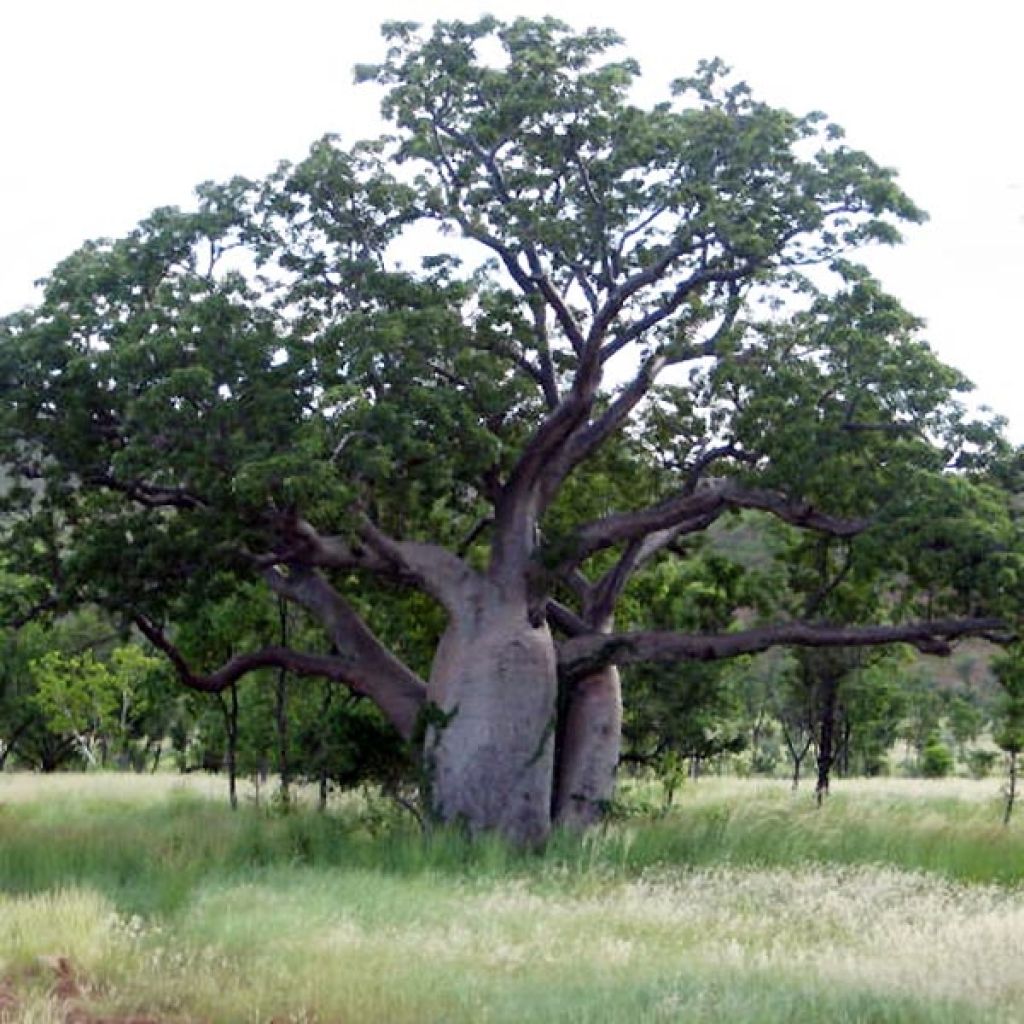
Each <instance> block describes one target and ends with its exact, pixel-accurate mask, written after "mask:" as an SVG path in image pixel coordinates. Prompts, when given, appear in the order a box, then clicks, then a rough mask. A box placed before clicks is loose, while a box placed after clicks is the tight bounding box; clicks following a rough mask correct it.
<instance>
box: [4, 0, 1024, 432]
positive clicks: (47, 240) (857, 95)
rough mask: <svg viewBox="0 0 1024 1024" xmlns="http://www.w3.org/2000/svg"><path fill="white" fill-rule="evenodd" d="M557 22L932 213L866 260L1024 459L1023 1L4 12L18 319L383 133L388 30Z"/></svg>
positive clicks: (85, 4)
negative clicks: (805, 125) (736, 94)
mask: <svg viewBox="0 0 1024 1024" xmlns="http://www.w3.org/2000/svg"><path fill="white" fill-rule="evenodd" d="M487 11H489V12H491V13H494V14H498V15H500V16H502V17H507V18H511V17H514V16H515V15H518V14H524V15H527V16H534V17H536V16H541V15H544V14H553V15H556V16H558V17H560V18H563V19H564V20H566V21H569V22H570V23H572V24H574V25H576V26H578V27H584V26H586V25H592V24H593V25H599V26H612V27H614V28H616V29H617V30H618V31H619V32H620V33H621V34H622V35H624V36H625V37H626V39H627V44H628V49H629V51H630V52H631V53H632V55H633V56H635V57H637V58H638V59H639V60H640V62H641V65H642V67H643V69H644V73H645V84H644V90H645V92H646V93H647V94H648V95H649V96H651V97H652V98H653V97H657V96H660V95H663V94H662V93H661V92H660V90H661V89H662V88H663V86H664V84H665V83H667V82H668V81H669V80H670V79H672V78H674V77H677V76H678V75H680V74H685V73H687V72H689V71H690V70H692V68H693V66H694V64H695V63H696V61H697V60H698V59H699V58H701V57H710V56H716V55H717V56H721V57H723V58H724V59H725V60H726V61H727V62H728V63H730V64H731V65H732V66H733V67H734V68H735V69H736V71H737V72H738V73H739V74H740V75H741V76H742V77H743V78H745V79H746V80H747V81H748V82H749V83H750V84H751V85H752V86H753V87H754V89H755V92H756V93H757V94H758V95H760V96H762V97H764V98H765V99H767V100H769V101H771V102H773V103H777V104H780V105H784V106H787V107H789V108H790V109H792V110H794V111H797V112H801V113H802V112H804V111H806V110H810V109H820V110H824V111H826V112H827V113H828V114H829V115H830V116H831V117H832V118H833V119H834V120H836V121H838V122H839V123H840V124H842V125H844V127H845V128H846V129H847V134H848V139H849V141H850V142H851V143H852V144H853V145H856V146H859V147H861V148H864V149H866V150H867V151H868V152H869V153H870V154H871V155H872V156H873V157H874V158H875V159H876V160H878V161H879V162H881V163H884V164H886V165H889V166H893V167H896V168H897V169H898V170H899V171H900V173H901V183H902V184H903V186H904V187H905V188H906V189H907V190H908V191H909V192H910V194H911V195H912V196H913V197H914V199H915V200H916V201H917V202H918V203H919V204H920V205H922V206H923V207H924V208H925V209H926V210H928V211H929V213H930V214H931V218H932V219H931V221H930V222H929V223H928V224H927V225H926V226H924V227H922V228H915V229H912V230H911V231H910V232H909V234H908V238H907V244H906V245H904V246H902V247H900V248H899V249H896V250H893V251H887V252H884V253H881V254H879V255H878V256H875V257H872V258H871V259H869V262H870V264H871V265H872V267H873V268H874V269H875V271H876V273H878V274H880V276H881V277H882V279H883V280H884V281H885V282H886V284H887V285H888V287H889V288H890V289H892V290H893V291H895V292H896V293H897V294H898V295H899V296H900V297H901V298H902V299H903V301H904V302H905V304H906V305H907V306H908V307H909V308H910V309H911V310H913V311H914V312H915V313H917V314H919V315H921V316H923V317H925V318H926V320H927V321H928V337H929V339H930V340H931V341H932V343H933V344H934V346H935V347H936V348H937V349H938V351H939V352H940V354H941V355H942V356H943V358H945V359H946V360H947V361H948V362H951V363H953V364H954V365H955V366H958V367H959V368H960V369H962V370H964V371H965V372H966V373H967V374H968V375H969V376H970V377H971V378H972V379H973V380H974V381H975V382H976V383H977V385H978V396H979V398H980V400H981V401H983V402H985V403H987V404H989V405H990V406H992V407H993V408H994V409H996V410H997V411H999V412H1000V413H1002V414H1003V415H1006V416H1007V417H1008V418H1009V420H1010V423H1011V433H1012V435H1013V436H1014V438H1015V439H1016V440H1017V441H1024V408H1019V406H1020V399H1019V398H1018V393H1019V387H1018V377H1019V375H1020V371H1021V370H1022V369H1024V328H1022V326H1021V323H1022V320H1021V316H1020V303H1019V300H1018V295H1019V293H1020V291H1021V290H1022V288H1024V132H1022V125H1024V116H1022V113H1021V105H1022V100H1024V64H1022V62H1021V41H1022V39H1024V5H1020V4H1017V3H1013V2H1009V0H1002V2H999V0H975V2H973V3H970V4H964V3H958V4H955V5H954V4H948V5H947V4H929V5H924V4H921V5H918V4H912V3H909V2H907V0H859V2H857V3H837V2H829V0H817V2H812V0H771V2H768V0H730V2H722V0H718V2H714V0H705V2H702V3H695V2H689V0H676V2H675V3H672V2H671V0H668V2H665V3H655V2H651V0H631V2H628V3H622V2H619V3H614V4H613V3H606V2H603V0H590V2H578V0H518V2H516V3H514V4H510V3H507V2H504V0H502V2H492V3H487V2H486V0H435V2H433V3H414V2H409V0H379V2H377V3H375V4H353V3H346V2H344V0H334V2H326V0H288V2H287V3H286V2H283V0H278V2H264V0H202V2H197V0H174V2H173V3H172V2H167V0H0V312H8V311H10V310H12V309H15V308H17V307H19V306H21V305H24V304H26V303H29V302H31V301H33V296H34V292H33V284H32V283H33V281H34V280H35V279H36V278H39V277H41V276H43V275H45V274H46V273H48V271H49V270H50V269H51V268H52V267H53V265H54V264H55V263H56V262H57V261H58V260H59V259H61V258H62V257H63V256H65V255H67V254H68V253H69V252H71V251H72V250H73V249H74V248H75V247H76V246H77V245H78V244H79V243H80V242H81V241H83V240H84V239H86V238H90V237H96V236H104V235H105V236H110V235H117V234H120V233H122V232H125V231H127V230H129V229H130V228H131V227H132V225H133V224H134V223H135V222H136V221H137V220H138V219H139V218H140V217H143V216H145V215H146V214H147V213H148V212H149V211H150V210H151V209H152V208H153V207H154V206H159V205H166V204H171V203H177V204H187V203H189V201H190V197H191V189H192V187H193V186H194V185H195V184H196V183H197V182H199V181H202V180H204V179H211V178H212V179H219V178H225V177H228V176H230V175H232V174H236V173H240V174H247V175H259V174H262V173H265V172H266V171H268V170H270V169H271V168H272V167H273V166H274V164H275V163H276V162H277V161H278V160H279V159H282V158H288V159H293V160H294V159H298V158H301V156H302V155H303V153H304V152H305V150H306V148H307V147H308V145H309V144H310V142H312V141H313V139H315V138H317V137H319V136H320V135H322V134H324V133H325V132H328V131H331V132H337V133H339V134H340V135H341V136H342V137H343V139H345V140H346V141H353V140H355V139H356V138H360V137H364V136H367V135H372V134H375V133H376V131H377V130H378V127H379V125H378V122H377V116H376V106H377V97H376V96H375V94H374V93H373V92H372V91H370V90H369V89H368V88H366V87H362V88H359V89H357V88H356V87H354V86H353V84H352V66H353V65H354V64H355V63H357V62H367V61H373V60H377V59H379V58H380V57H381V56H382V53H383V47H382V44H381V40H380V36H379V31H378V28H379V24H380V22H381V21H383V20H386V19H391V18H400V19H414V20H419V21H432V20H434V19H435V18H456V17H458V18H463V19H470V18H474V17H476V16H478V15H479V14H481V13H484V12H487Z"/></svg>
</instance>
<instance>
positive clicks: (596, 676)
mask: <svg viewBox="0 0 1024 1024" xmlns="http://www.w3.org/2000/svg"><path fill="white" fill-rule="evenodd" d="M561 719H562V720H561V722H560V723H559V730H558V736H559V743H558V754H557V773H558V775H557V779H556V789H555V800H554V817H555V822H556V823H557V824H559V825H563V826H565V827H566V828H572V829H583V828H586V827H587V826H589V825H593V824H595V823H596V822H597V821H599V820H600V818H601V817H602V815H603V814H604V812H605V810H606V809H607V807H608V803H609V801H610V800H611V799H612V796H613V795H614V792H615V769H616V767H617V766H618V763H619V748H620V742H621V736H622V688H621V682H620V678H619V671H618V669H617V668H615V667H614V666H608V667H607V668H604V669H602V670H601V671H600V672H595V673H593V674H592V675H589V676H586V677H585V678H583V679H580V680H579V681H577V682H576V683H575V684H574V685H573V686H572V687H571V688H570V690H569V692H568V694H567V697H566V700H565V705H564V707H563V709H562V715H561Z"/></svg>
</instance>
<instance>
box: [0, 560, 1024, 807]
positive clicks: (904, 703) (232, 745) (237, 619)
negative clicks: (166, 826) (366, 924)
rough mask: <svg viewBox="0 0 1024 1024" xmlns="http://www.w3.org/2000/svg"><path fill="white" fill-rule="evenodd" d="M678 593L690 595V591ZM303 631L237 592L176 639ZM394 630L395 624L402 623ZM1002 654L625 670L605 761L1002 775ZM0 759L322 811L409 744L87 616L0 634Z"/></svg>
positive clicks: (263, 675)
mask: <svg viewBox="0 0 1024 1024" xmlns="http://www.w3.org/2000/svg"><path fill="white" fill-rule="evenodd" d="M707 564H708V566H710V571H711V572H712V573H714V572H717V573H719V574H721V573H723V572H729V571H730V570H729V569H728V566H724V565H722V564H718V565H717V566H716V564H715V560H714V559H713V558H712V559H710V560H708V562H707ZM677 582H678V581H677ZM691 582H692V581H691ZM683 590H684V592H685V596H686V598H687V600H688V602H690V603H692V600H693V596H694V592H693V588H692V587H684V588H683ZM640 596H643V595H640ZM406 611H408V610H406ZM392 613H393V614H395V615H396V618H397V619H398V620H404V619H405V618H407V616H403V615H402V614H401V609H397V610H396V609H392ZM303 628H304V626H303V624H302V623H301V622H300V621H298V620H297V618H296V616H295V613H294V612H292V611H290V610H289V609H288V608H287V606H284V605H282V604H279V603H278V602H276V601H274V600H273V599H269V598H267V597H266V596H265V595H262V594H260V593H259V592H258V591H256V590H253V591H252V592H249V593H248V594H246V595H243V596H242V597H236V598H232V599H231V600H229V601H226V602H224V603H223V604H222V605H221V606H220V608H219V614H218V615H217V616H215V617H214V618H212V619H210V618H208V619H206V620H204V622H203V624H202V625H201V626H200V625H198V624H196V625H194V626H193V627H192V628H191V629H188V628H187V627H184V626H183V628H182V638H183V641H184V642H185V643H186V644H187V646H188V649H189V650H190V652H191V653H192V654H193V655H194V656H195V657H196V658H197V659H201V658H202V657H203V656H204V653H205V656H206V657H207V658H210V659H213V658H215V657H216V656H218V654H219V655H221V656H224V655H226V654H228V653H229V652H230V649H231V647H232V646H233V645H235V644H241V643H245V642H250V641H251V640H253V639H254V638H255V639H263V640H272V639H274V633H275V632H276V634H277V638H278V639H283V640H284V641H288V640H293V639H295V636H294V634H295V633H297V632H299V631H301V630H302V629H303ZM396 628H400V629H401V630H403V632H405V633H406V635H408V629H407V623H406V624H403V623H402V622H401V621H400V622H396ZM426 639H427V636H426V632H425V633H424V640H425V641H426ZM1008 664H1009V662H1008V661H1007V659H1006V658H1003V659H1002V660H1000V657H999V656H998V655H994V654H993V652H992V649H990V648H988V647H987V646H986V645H984V644H972V645H968V646H966V647H964V648H963V649H961V650H959V651H958V652H956V653H955V654H954V655H953V656H952V658H950V659H946V660H939V659H932V658H923V657H921V656H918V655H913V654H911V653H909V652H908V651H906V650H905V649H883V650H875V651H864V650H853V651H851V650H845V649H832V650H827V651H815V650H802V651H796V652H790V651H771V652H768V653H766V654H762V655H758V656H754V657H747V658H741V659H735V660H732V661H729V662H714V663H703V662H684V663H681V664H679V665H675V666H644V667H638V668H634V669H633V670H631V672H630V673H629V674H628V676H627V679H626V688H627V691H628V693H629V696H630V698H631V699H630V701H629V704H628V710H627V711H626V714H625V720H624V724H623V735H624V745H623V757H622V765H621V767H620V771H623V772H648V773H653V774H654V775H656V776H657V777H658V778H660V780H661V781H662V782H663V784H664V793H665V800H666V803H668V804H671V802H672V799H673V796H674V794H675V791H676V789H677V788H678V786H679V785H680V784H681V783H682V781H683V780H684V779H685V778H687V777H691V778H698V777H699V776H700V775H701V774H703V773H705V772H714V773H722V772H728V773H737V774H754V775H763V776H774V777H780V776H786V777H788V778H790V779H791V780H792V784H793V786H794V787H797V786H798V785H800V783H801V781H803V780H806V782H807V783H808V784H810V785H811V786H813V788H814V790H815V792H816V793H817V795H818V797H819V798H821V797H822V796H824V794H826V793H827V792H828V788H829V785H830V782H831V780H832V779H833V778H835V777H837V776H838V777H850V776H875V775H882V774H890V773H900V774H907V775H915V776H922V777H942V776H946V775H949V774H953V773H956V774H969V775H971V776H974V777H979V778H980V777H985V776H987V775H989V774H991V773H992V772H993V771H994V770H995V768H996V764H997V761H998V760H999V758H1000V750H999V747H1002V748H1003V750H1004V751H1006V752H1007V753H1008V754H1009V755H1010V759H1011V762H1012V764H1011V767H1012V768H1013V770H1014V773H1015V768H1016V754H1017V752H1019V732H1020V711H1019V704H1020V701H1019V697H1018V700H1017V702H1016V703H1015V702H1014V701H1013V700H1012V699H1011V696H1012V693H1011V691H1012V687H1013V679H1012V676H1013V673H1012V672H1009V671H1008V669H1007V665H1008ZM993 665H994V666H995V669H996V671H995V672H994V671H993ZM1014 715H1016V716H1017V717H1016V718H1015V717H1014ZM2 768H7V769H22V770H26V769H27V770H38V771H43V772H53V771H59V770H64V769H76V770H81V769H90V768H102V769H107V770H123V771H136V772H155V771H157V770H176V771H181V772H193V771H208V772H218V773H225V774H226V775H227V776H228V778H229V780H230V795H231V801H232V803H236V802H237V798H238V797H237V793H238V788H237V781H238V780H239V779H241V778H248V779H251V780H253V781H254V783H255V785H256V794H257V799H259V798H260V797H261V795H262V794H266V796H267V797H268V798H272V799H274V800H277V801H280V802H282V803H284V804H287V803H288V802H290V800H291V799H292V787H293V786H294V785H295V784H314V785H315V786H316V788H317V792H318V794H319V800H320V803H321V805H322V806H326V803H327V800H328V795H329V793H330V792H332V791H336V790H341V789H348V788H353V787H357V786H360V785H363V784H366V783H370V784H374V785H376V786H378V787H381V788H382V789H383V790H384V791H385V792H386V793H388V794H389V795H391V796H392V797H394V798H395V799H398V800H400V801H401V802H403V803H405V804H407V805H409V806H412V805H413V804H414V802H415V798H416V787H417V784H418V760H417V756H416V754H415V752H414V749H413V748H412V747H411V746H410V745H409V744H407V743H405V742H404V741H403V740H402V739H401V738H400V737H399V736H398V734H397V733H396V732H395V731H394V730H393V729H391V728H390V726H389V725H388V724H387V722H386V721H385V720H384V718H383V716H382V715H381V714H380V712H379V711H378V710H377V709H376V708H375V707H374V706H373V705H372V704H371V703H370V702H369V701H367V700H363V699H360V698H359V697H358V696H355V695H353V694H352V693H350V692H349V691H348V690H347V689H345V688H342V687H338V686H336V685H335V684H333V683H331V682H330V681H328V680H323V679H315V680H308V679H298V678H296V677H294V676H292V675H291V674H290V673H288V672H286V671H284V670H281V669H274V670H267V671H263V672H259V673H254V674H253V675H252V676H250V677H248V678H246V679H245V680H243V681H241V682H238V683H235V684H234V685H232V686H230V687H228V688H227V689H225V690H224V691H222V692H219V693H199V692H195V691H190V690H187V689H184V688H182V687H181V686H180V684H179V682H178V681H177V679H176V678H175V676H174V674H173V672H172V670H171V666H170V665H169V663H168V662H167V661H166V660H165V659H164V658H163V657H162V656H160V655H158V654H157V653H156V652H154V651H152V650H150V649H148V648H147V647H146V645H145V644H144V643H143V642H141V641H140V638H138V637H137V636H131V635H128V634H124V633H120V632H118V630H117V629H116V628H115V627H114V626H113V625H112V623H111V622H110V621H109V620H108V619H106V618H105V617H104V616H103V615H102V614H100V613H99V612H97V611H95V610H87V611H82V612H79V613H76V614H74V615H69V616H65V617H62V618H60V619H58V620H56V621H54V622H51V623H49V624H43V623H32V624H28V625H26V626H24V627H23V628H21V629H20V630H18V631H16V632H14V631H12V632H9V633H8V634H7V635H5V636H4V638H3V641H2V644H0V769H2ZM1011 796H1012V794H1011Z"/></svg>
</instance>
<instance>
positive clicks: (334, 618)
mask: <svg viewBox="0 0 1024 1024" xmlns="http://www.w3.org/2000/svg"><path fill="white" fill-rule="evenodd" d="M264 577H265V579H266V580H267V583H268V584H269V586H270V587H271V589H272V590H273V591H274V592H275V593H276V594H278V595H279V596H281V597H284V598H285V599H287V600H289V601H293V602H294V603H295V604H298V605H300V606H301V607H303V608H305V609H306V611H308V612H309V613H310V614H311V615H312V616H313V617H314V618H315V619H317V620H318V621H319V622H320V624H321V625H322V626H323V628H324V630H325V631H326V632H327V635H328V636H329V637H330V638H331V640H332V641H333V643H334V646H335V648H336V650H337V654H336V655H335V657H337V658H339V659H341V660H342V661H343V662H344V664H345V667H344V671H345V675H344V676H342V677H341V679H342V682H344V683H345V684H346V685H347V686H349V687H350V688H351V689H353V690H354V691H356V692H358V693H362V694H365V695H366V696H367V697H369V698H370V699H371V700H372V701H373V702H374V703H375V704H376V705H377V706H378V707H379V708H380V709H381V711H383V712H384V714H385V716H386V717H387V718H388V720H389V721H390V722H391V723H392V725H394V726H395V728H396V729H397V730H398V731H399V732H400V733H401V734H402V735H403V736H404V737H406V738H407V739H408V738H409V737H411V736H412V734H413V733H414V731H415V729H416V725H417V722H418V719H419V714H420V711H421V709H422V708H423V705H424V703H425V702H426V699H427V688H426V684H425V683H424V682H423V680H422V679H420V677H419V676H418V675H416V673H415V672H413V671H412V670H411V669H410V668H409V667H408V666H407V665H405V664H404V663H403V662H401V661H400V660H399V659H398V658H396V657H395V656H394V655H393V654H392V653H391V652H390V651H389V650H388V649H387V648H386V647H385V646H384V645H383V644H382V643H381V642H380V640H378V639H377V637H376V636H374V634H373V632H372V631H371V630H370V628H369V627H368V626H367V625H366V623H365V622H363V620H362V619H361V618H360V617H359V616H358V615H357V614H356V613H355V611H354V610H353V609H352V608H351V606H350V605H349V604H348V603H347V602H346V601H345V600H344V598H342V596H341V595H340V594H339V593H338V592H337V591H336V590H335V589H334V588H333V587H332V586H331V585H330V584H329V583H328V582H327V581H326V580H325V579H324V578H323V577H322V576H321V575H320V574H319V573H317V572H315V571H313V570H308V569H298V570H292V571H289V572H287V573H285V572H283V571H281V570H280V569H268V570H267V571H266V572H265V573H264Z"/></svg>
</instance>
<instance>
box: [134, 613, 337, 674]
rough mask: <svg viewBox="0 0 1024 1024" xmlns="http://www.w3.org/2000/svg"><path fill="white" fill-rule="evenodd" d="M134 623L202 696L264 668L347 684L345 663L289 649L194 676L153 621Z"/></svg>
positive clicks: (265, 651)
mask: <svg viewBox="0 0 1024 1024" xmlns="http://www.w3.org/2000/svg"><path fill="white" fill-rule="evenodd" d="M132 622H133V623H134V624H135V625H136V627H138V630H139V632H140V633H142V635H143V636H144V637H145V638H146V639H147V640H148V641H149V642H150V643H151V644H152V645H153V646H154V647H155V648H156V649H157V650H158V651H160V652H161V653H162V654H164V655H165V656H166V657H167V660H168V661H170V663H171V665H172V666H173V667H174V671H175V672H176V673H177V675H178V679H179V680H180V681H181V682H182V683H183V684H184V685H185V686H187V687H188V688H189V689H190V690H198V691H200V692H202V693H220V692H221V691H222V690H226V689H227V688H228V687H229V686H231V684H232V683H236V682H238V680H239V679H241V678H242V677H243V676H246V675H248V674H249V673H250V672H256V671H258V670H259V669H262V668H284V669H286V670H287V671H289V672H294V673H295V674H296V675H309V676H317V677H321V678H324V677H326V678H328V679H333V680H335V681H336V682H344V681H345V679H344V673H343V659H341V658H336V657H334V656H333V655H328V654H308V653H304V652H302V651H294V650H292V649H291V648H289V647H276V646H271V647H264V648H262V649H261V650H258V651H252V652H249V653H247V654H240V655H237V656H236V657H234V658H232V659H231V660H230V661H228V662H226V663H225V664H224V665H222V666H221V667H220V668H218V669H217V670H216V671H214V672H211V673H209V674H207V675H203V674H201V673H197V672H194V671H193V670H192V668H191V667H190V666H189V664H188V661H187V660H186V658H185V656H184V655H183V654H182V653H181V651H180V650H179V649H178V648H177V647H176V646H175V645H174V644H173V643H172V642H171V641H170V640H169V639H168V637H167V636H166V634H165V633H164V632H163V630H161V629H160V628H159V627H158V626H157V625H156V624H155V623H154V622H153V621H152V620H151V619H149V618H147V617H146V616H145V615H142V614H141V613H139V612H136V613H134V614H133V615H132Z"/></svg>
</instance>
